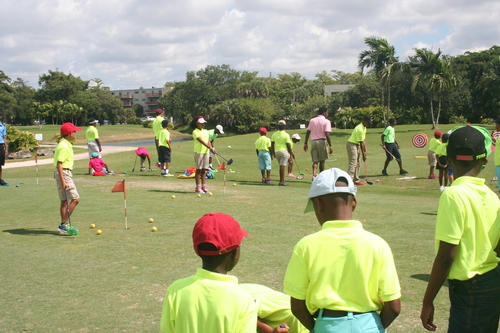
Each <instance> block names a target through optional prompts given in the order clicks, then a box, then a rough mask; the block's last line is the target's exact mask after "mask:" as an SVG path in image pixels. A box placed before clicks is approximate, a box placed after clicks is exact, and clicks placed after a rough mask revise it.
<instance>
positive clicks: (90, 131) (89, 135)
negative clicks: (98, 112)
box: [85, 126, 99, 141]
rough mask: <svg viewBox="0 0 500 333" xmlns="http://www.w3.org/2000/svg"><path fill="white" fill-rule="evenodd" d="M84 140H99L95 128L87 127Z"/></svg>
mask: <svg viewBox="0 0 500 333" xmlns="http://www.w3.org/2000/svg"><path fill="white" fill-rule="evenodd" d="M85 138H86V139H87V141H95V139H99V132H98V131H97V128H95V126H89V128H87V131H86V132H85Z"/></svg>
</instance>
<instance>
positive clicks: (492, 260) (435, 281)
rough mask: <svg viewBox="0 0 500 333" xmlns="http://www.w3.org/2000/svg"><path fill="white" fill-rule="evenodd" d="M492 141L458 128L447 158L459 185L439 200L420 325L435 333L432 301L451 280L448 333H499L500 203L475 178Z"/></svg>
mask: <svg viewBox="0 0 500 333" xmlns="http://www.w3.org/2000/svg"><path fill="white" fill-rule="evenodd" d="M490 152H491V136H490V134H489V133H488V131H487V130H486V129H484V128H482V127H476V126H459V127H455V128H454V129H453V131H452V133H451V134H450V137H449V139H448V146H447V155H446V156H447V158H448V161H449V162H450V163H452V165H453V169H454V173H455V177H456V179H455V181H454V182H453V184H452V185H451V186H450V187H449V188H448V189H447V190H446V191H444V192H443V194H441V198H440V199H439V208H438V213H437V217H436V236H435V239H436V251H437V254H436V258H435V260H434V265H433V266H432V271H431V276H430V279H429V283H428V285H427V290H426V291H425V296H424V299H423V305H422V312H421V314H420V319H421V320H422V325H423V326H424V328H425V329H427V330H429V331H435V330H436V328H437V326H436V325H435V324H434V305H433V301H434V298H435V297H436V296H437V294H438V292H439V289H440V288H441V286H442V285H443V283H444V281H445V280H446V279H448V285H449V296H450V303H451V306H450V316H449V325H448V332H450V333H458V332H460V333H462V332H469V333H473V332H477V333H479V332H481V333H496V332H497V331H498V321H499V319H500V268H499V266H498V263H499V262H500V258H499V254H500V245H499V239H500V218H499V217H498V213H499V209H500V201H499V199H498V196H497V195H496V194H495V193H493V191H491V190H490V189H489V187H488V186H487V185H485V180H484V179H481V178H478V177H477V175H478V174H479V173H480V172H481V170H482V168H483V167H484V166H485V165H486V163H487V162H488V160H487V156H488V155H489V154H490Z"/></svg>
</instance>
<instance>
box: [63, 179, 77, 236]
mask: <svg viewBox="0 0 500 333" xmlns="http://www.w3.org/2000/svg"><path fill="white" fill-rule="evenodd" d="M64 194H65V195H66V209H67V211H68V222H69V228H68V235H72V236H76V235H78V229H77V228H73V227H72V226H71V213H70V212H69V201H68V190H67V189H65V190H64Z"/></svg>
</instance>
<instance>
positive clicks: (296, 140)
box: [288, 133, 301, 178]
mask: <svg viewBox="0 0 500 333" xmlns="http://www.w3.org/2000/svg"><path fill="white" fill-rule="evenodd" d="M291 138H292V143H291V146H292V151H293V148H294V145H295V144H296V143H299V142H300V139H301V137H300V135H298V134H297V133H295V134H292V136H291ZM288 177H290V178H296V176H295V175H294V174H293V159H290V160H289V161H288Z"/></svg>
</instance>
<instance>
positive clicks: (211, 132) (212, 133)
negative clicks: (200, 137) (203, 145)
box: [208, 129, 219, 142]
mask: <svg viewBox="0 0 500 333" xmlns="http://www.w3.org/2000/svg"><path fill="white" fill-rule="evenodd" d="M218 136H219V134H217V133H215V130H214V129H211V130H208V139H209V140H210V142H212V141H214V140H215V139H216V138H217V137H218Z"/></svg>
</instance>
